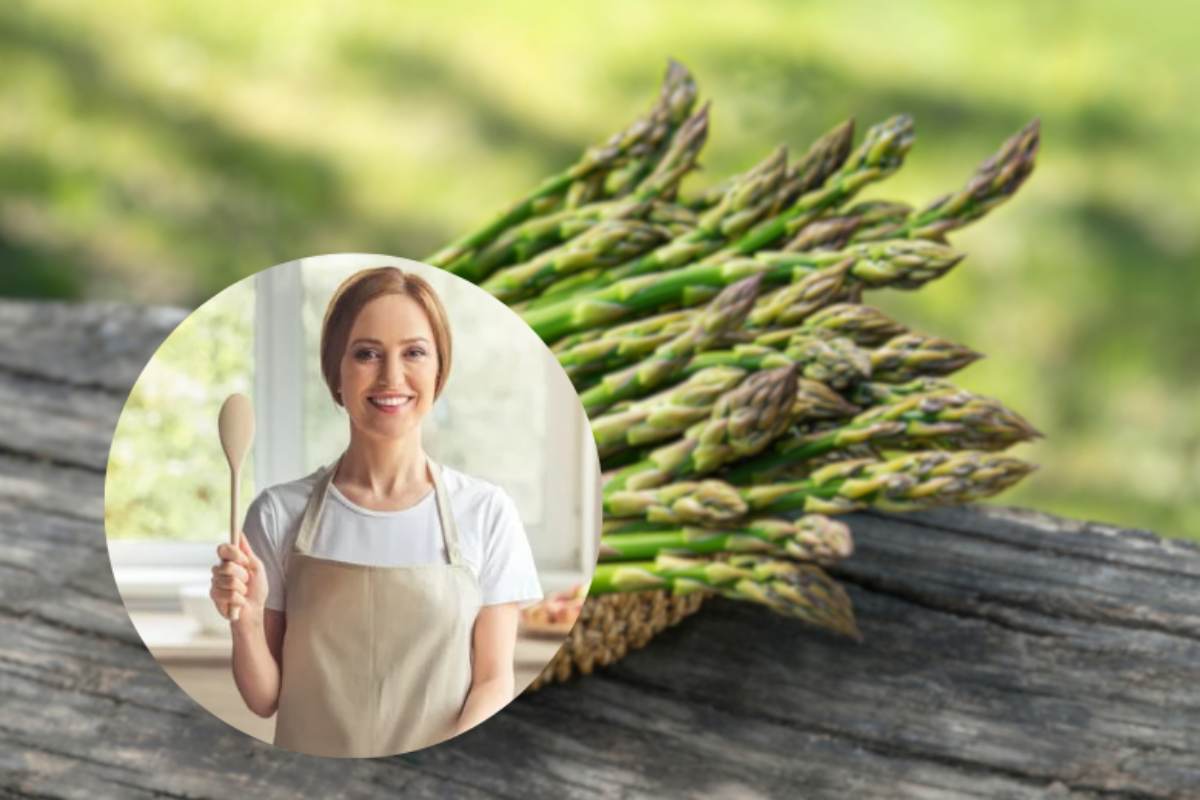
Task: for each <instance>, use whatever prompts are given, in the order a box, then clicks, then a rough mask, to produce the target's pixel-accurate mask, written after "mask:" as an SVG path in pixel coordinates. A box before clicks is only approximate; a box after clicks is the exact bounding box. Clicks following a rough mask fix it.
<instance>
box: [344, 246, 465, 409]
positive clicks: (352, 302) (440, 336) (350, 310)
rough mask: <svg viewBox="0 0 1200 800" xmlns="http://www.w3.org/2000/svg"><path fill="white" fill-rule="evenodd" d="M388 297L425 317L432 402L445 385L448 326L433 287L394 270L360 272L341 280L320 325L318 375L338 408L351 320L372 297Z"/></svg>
mask: <svg viewBox="0 0 1200 800" xmlns="http://www.w3.org/2000/svg"><path fill="white" fill-rule="evenodd" d="M388 294H400V295H404V296H405V297H411V298H412V299H413V300H415V301H416V303H417V305H419V306H420V307H421V309H422V310H423V311H424V312H425V316H426V317H428V318H429V327H431V328H432V329H433V345H434V349H435V350H436V351H437V357H438V374H437V382H436V384H435V385H434V390H433V396H434V399H437V397H438V395H440V394H441V393H442V387H443V386H445V385H446V376H447V375H449V374H450V323H449V322H448V320H447V318H446V309H445V307H444V306H443V305H442V301H441V299H440V298H438V296H437V293H436V292H434V291H433V287H432V286H430V285H429V284H428V283H426V282H425V280H424V279H422V278H419V277H417V276H416V275H414V274H412V273H411V272H404V271H403V270H401V269H399V268H397V267H375V268H373V269H364V270H359V271H358V272H356V273H354V274H353V275H351V276H350V277H349V278H346V280H344V281H342V285H341V286H339V287H338V288H337V291H336V292H334V293H333V298H332V299H331V300H330V301H329V305H328V306H327V307H326V309H325V321H324V322H323V323H322V324H321V374H322V375H324V376H325V385H326V386H328V387H329V393H330V394H331V395H333V402H335V403H337V404H338V405H341V404H342V401H341V398H340V393H339V384H340V382H341V363H342V356H343V355H345V352H346V340H347V339H348V338H349V337H350V329H351V328H352V327H353V326H354V320H355V319H357V318H358V312H360V311H362V308H363V306H365V305H366V304H367V303H369V302H371V301H372V300H374V299H375V298H376V297H382V296H383V295H388Z"/></svg>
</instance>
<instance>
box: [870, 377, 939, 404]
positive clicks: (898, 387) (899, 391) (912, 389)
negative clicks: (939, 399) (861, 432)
mask: <svg viewBox="0 0 1200 800" xmlns="http://www.w3.org/2000/svg"><path fill="white" fill-rule="evenodd" d="M956 388H957V387H955V385H954V384H952V383H950V382H949V381H945V380H942V379H941V378H932V377H920V378H913V379H912V380H910V381H906V382H904V383H883V382H881V381H863V382H861V383H857V384H855V385H854V387H853V388H852V389H850V391H849V392H847V397H848V398H849V399H850V400H851V402H853V403H854V404H855V405H859V406H862V407H863V408H870V407H873V406H882V405H886V404H888V403H894V402H896V401H898V400H902V399H904V398H905V397H911V396H912V395H914V394H929V393H932V392H942V391H954V390H956Z"/></svg>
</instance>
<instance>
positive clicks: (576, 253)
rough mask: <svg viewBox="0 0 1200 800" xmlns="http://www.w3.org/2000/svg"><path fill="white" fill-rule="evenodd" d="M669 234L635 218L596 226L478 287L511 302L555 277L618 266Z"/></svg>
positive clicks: (665, 239) (530, 292)
mask: <svg viewBox="0 0 1200 800" xmlns="http://www.w3.org/2000/svg"><path fill="white" fill-rule="evenodd" d="M671 236H672V233H671V231H670V230H669V229H668V228H666V227H664V226H662V225H652V224H650V223H646V222H642V221H640V220H637V219H614V220H606V221H604V222H600V223H597V224H596V225H594V226H593V227H591V228H590V229H589V230H587V231H586V232H584V233H583V234H581V235H580V236H577V237H575V238H574V239H571V240H569V241H568V242H566V243H565V244H563V245H560V246H559V247H555V248H553V249H551V250H547V251H545V252H544V253H542V254H541V255H539V256H537V257H535V258H533V259H531V260H529V261H525V262H522V263H520V264H514V265H513V266H511V267H505V268H503V269H501V270H499V271H498V272H496V273H495V274H493V275H492V276H491V277H490V278H488V279H487V280H485V281H483V282H482V283H481V284H480V285H481V286H482V287H483V288H484V289H486V290H487V291H489V292H491V293H492V294H493V295H495V296H496V298H497V299H498V300H500V301H501V302H503V303H515V302H518V301H520V300H524V299H525V298H527V297H529V296H531V295H533V294H535V293H536V292H537V291H538V290H539V289H540V288H541V287H542V286H545V285H546V284H548V283H550V282H551V281H553V280H554V279H555V278H556V277H560V276H562V275H567V274H570V273H572V272H577V271H579V270H582V269H587V268H589V267H604V266H607V265H611V264H620V263H622V262H624V261H626V260H627V259H629V258H630V257H632V256H636V255H638V254H639V253H644V252H646V251H647V250H650V249H652V248H653V247H655V246H657V245H659V244H661V243H662V242H665V241H668V240H670V238H671Z"/></svg>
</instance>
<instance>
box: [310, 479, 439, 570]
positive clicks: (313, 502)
mask: <svg viewBox="0 0 1200 800" xmlns="http://www.w3.org/2000/svg"><path fill="white" fill-rule="evenodd" d="M341 463H342V458H341V456H339V457H338V460H337V461H335V462H333V463H332V464H330V465H329V466H328V467H325V468H324V469H323V470H322V471H321V472H319V473H318V475H317V482H316V485H315V486H313V490H312V493H311V494H310V495H309V496H308V503H307V504H306V505H305V506H304V516H303V517H302V518H301V520H300V533H299V534H297V536H296V543H295V545H293V549H294V551H295V552H297V553H299V554H300V555H309V554H311V552H312V542H313V537H314V536H315V535H316V532H317V526H318V525H319V524H320V522H321V511H322V510H323V509H324V507H325V497H326V495H327V494H328V493H329V485H330V484H331V483H333V476H334V475H336V474H337V468H338V466H339V465H340V464H341ZM425 465H426V467H427V468H428V469H429V477H430V478H431V479H432V480H433V494H434V499H435V500H436V501H437V512H438V521H439V522H440V523H441V528H442V541H443V542H444V543H445V545H446V556H447V558H448V560H449V562H450V564H452V565H454V566H458V565H459V564H461V563H462V552H461V551H460V550H459V546H458V525H456V524H455V522H454V514H452V513H451V511H450V494H449V493H448V492H447V491H446V486H445V484H444V483H443V482H442V468H441V467H440V466H438V464H436V463H435V462H434V461H433V459H430V458H428V457H427V458H426V459H425Z"/></svg>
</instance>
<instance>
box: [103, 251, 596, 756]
mask: <svg viewBox="0 0 1200 800" xmlns="http://www.w3.org/2000/svg"><path fill="white" fill-rule="evenodd" d="M598 484H599V467H598V459H597V455H596V449H595V445H594V443H593V439H592V436H591V434H590V431H589V428H588V424H587V420H586V418H585V416H584V413H583V409H582V407H581V405H580V402H579V399H578V396H577V395H576V393H575V391H574V389H573V388H572V386H571V383H570V381H569V380H568V378H567V376H566V375H565V374H564V372H563V370H562V368H561V367H560V366H559V364H558V362H557V361H556V360H555V359H554V357H553V356H552V354H551V353H550V352H549V350H547V348H546V346H545V345H544V344H543V343H542V342H541V341H540V340H539V339H538V338H537V336H536V335H534V333H533V332H532V331H531V330H530V329H529V328H528V327H527V326H526V325H525V323H524V322H523V321H522V320H521V319H520V318H519V317H518V316H517V315H516V314H514V313H513V312H512V311H511V310H509V309H508V308H507V307H505V306H504V305H503V304H501V303H500V302H498V301H497V300H496V299H495V298H493V297H491V296H490V295H489V294H487V293H486V292H484V291H483V290H481V289H479V288H478V287H476V286H473V285H471V284H469V283H467V282H466V281H463V280H461V279H459V278H457V277H454V276H453V275H451V274H449V273H447V272H444V271H442V270H438V269H435V268H433V267H429V266H426V265H423V264H419V263H417V262H413V261H408V260H405V259H400V258H394V257H386V256H375V255H361V254H339V255H331V256H320V257H315V258H305V259H301V260H299V261H293V262H288V263H286V264H281V265H278V266H275V267H272V268H270V269H267V270H264V271H262V272H260V273H258V274H256V275H254V276H251V277H249V278H246V279H244V280H242V281H240V282H239V283H237V284H235V285H233V286H230V287H229V288H228V289H226V290H225V291H223V292H221V293H220V294H219V295H217V296H216V297H214V298H212V299H211V300H209V301H208V302H206V303H205V304H204V305H202V306H201V307H200V308H198V309H196V311H194V312H193V313H192V314H191V315H189V316H188V317H187V318H186V319H185V320H184V321H183V322H182V323H180V325H179V326H178V327H177V328H176V329H175V330H174V331H173V332H172V333H171V335H170V336H169V337H168V338H167V339H166V340H165V341H164V342H163V344H162V345H161V347H159V349H158V351H157V352H156V353H155V355H154V357H153V358H152V359H151V360H150V362H149V363H148V364H147V365H146V367H145V369H144V370H143V372H142V374H141V376H140V377H139V378H138V381H137V383H136V384H135V385H134V387H133V389H132V391H131V392H130V394H129V397H128V399H127V400H126V403H125V407H124V409H123V411H122V413H121V417H120V419H119V421H118V423H117V428H116V431H115V434H114V436H113V442H112V449H111V451H110V454H109V461H108V471H107V474H106V479H105V496H104V517H105V529H106V532H107V538H108V550H109V556H110V559H111V561H112V566H113V572H114V575H115V578H116V583H117V586H118V588H119V590H120V592H121V596H122V598H123V600H124V603H125V606H126V609H127V610H128V612H129V615H130V618H131V619H132V621H133V624H134V626H135V628H136V629H137V631H138V633H139V634H140V635H141V637H142V640H143V641H144V642H145V644H146V646H147V647H148V648H149V650H150V652H151V653H152V654H153V655H154V656H155V658H156V659H157V660H158V662H159V664H160V665H162V667H163V668H164V669H165V670H166V671H167V673H168V674H169V675H170V676H171V677H172V678H173V679H174V680H175V682H176V683H177V684H178V685H179V686H180V687H181V688H182V689H183V690H184V691H185V692H186V693H187V694H189V695H190V696H191V697H192V698H193V699H194V700H196V701H197V702H198V703H199V704H200V705H202V706H203V707H205V708H206V709H208V710H209V711H210V712H211V713H212V714H214V715H215V716H217V717H218V718H220V719H222V720H224V721H225V722H227V723H228V724H230V725H232V726H234V727H235V728H238V729H239V730H242V731H244V732H246V733H248V734H251V735H253V736H255V737H257V738H259V739H262V740H264V741H268V742H273V743H275V744H276V745H278V746H280V747H284V748H287V749H289V750H294V751H297V752H301V753H306V754H310V755H319V756H331V757H346V758H370V757H378V756H390V755H395V754H399V753H405V752H410V751H413V750H417V749H420V748H423V747H428V746H430V745H433V744H436V743H438V742H441V741H444V740H446V739H449V738H451V737H453V736H455V735H457V734H459V733H462V732H463V731H466V730H468V729H470V728H472V727H474V726H475V725H478V724H479V723H481V722H483V721H484V720H486V719H487V718H488V717H490V716H491V715H492V714H495V713H496V712H497V711H499V710H500V709H502V708H503V707H504V706H505V705H507V704H508V703H509V702H510V701H511V700H512V699H513V697H515V696H516V695H517V694H519V693H520V692H521V691H522V690H523V689H524V688H525V687H526V686H527V685H528V684H529V683H530V682H531V681H533V679H534V678H535V677H537V675H538V674H539V673H540V672H541V671H542V669H543V667H544V666H545V665H546V664H547V663H548V662H549V661H550V660H551V659H552V657H553V656H554V654H555V653H556V652H557V650H558V647H559V645H560V644H561V642H562V640H563V638H564V637H565V636H566V635H567V633H568V632H569V630H570V628H571V625H572V624H573V623H574V621H575V617H576V616H577V614H578V609H579V605H578V604H575V605H574V606H573V607H570V608H568V609H567V610H566V611H565V612H563V610H562V604H561V602H558V603H555V604H554V608H555V613H554V614H546V613H543V612H544V610H545V608H546V604H543V603H542V602H541V601H542V600H543V598H544V597H546V596H547V595H550V594H554V595H555V596H556V597H562V596H563V594H564V593H570V592H572V591H575V596H576V597H578V599H579V600H580V602H582V596H583V594H584V592H585V590H586V586H587V584H588V581H589V580H590V579H591V575H592V572H593V570H594V568H595V563H596V553H597V543H598V540H599V532H600V504H599V501H598V489H597V487H598Z"/></svg>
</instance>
